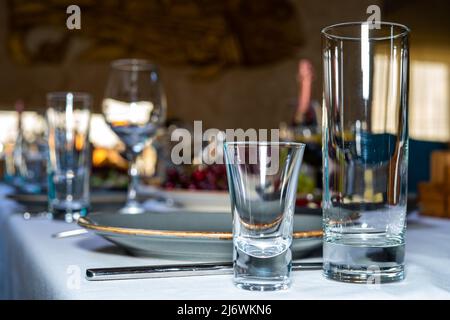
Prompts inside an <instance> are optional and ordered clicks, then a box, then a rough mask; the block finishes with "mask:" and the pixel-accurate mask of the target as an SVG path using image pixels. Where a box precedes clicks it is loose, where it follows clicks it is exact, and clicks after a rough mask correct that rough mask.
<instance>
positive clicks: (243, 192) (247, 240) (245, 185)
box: [225, 142, 305, 291]
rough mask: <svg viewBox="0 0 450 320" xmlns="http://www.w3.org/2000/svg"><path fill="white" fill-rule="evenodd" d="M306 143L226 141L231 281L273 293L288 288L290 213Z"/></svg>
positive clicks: (293, 205)
mask: <svg viewBox="0 0 450 320" xmlns="http://www.w3.org/2000/svg"><path fill="white" fill-rule="evenodd" d="M304 148H305V145H304V144H300V143H288V142H286V143H278V142H227V143H225V160H226V165H227V174H228V187H229V190H230V197H231V209H232V215H233V244H234V252H233V256H234V258H233V262H234V283H235V284H236V286H238V287H239V288H242V289H246V290H255V291H272V290H281V289H286V288H288V287H289V285H290V282H291V280H290V272H291V262H292V254H291V250H290V249H289V247H290V245H291V243H292V231H293V214H294V209H295V196H296V191H297V181H298V173H299V169H300V165H301V162H302V158H303V151H304Z"/></svg>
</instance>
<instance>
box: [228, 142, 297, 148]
mask: <svg viewBox="0 0 450 320" xmlns="http://www.w3.org/2000/svg"><path fill="white" fill-rule="evenodd" d="M224 146H278V147H295V148H299V149H300V148H305V147H306V144H305V143H301V142H293V141H279V142H276V141H230V142H227V141H225V142H224Z"/></svg>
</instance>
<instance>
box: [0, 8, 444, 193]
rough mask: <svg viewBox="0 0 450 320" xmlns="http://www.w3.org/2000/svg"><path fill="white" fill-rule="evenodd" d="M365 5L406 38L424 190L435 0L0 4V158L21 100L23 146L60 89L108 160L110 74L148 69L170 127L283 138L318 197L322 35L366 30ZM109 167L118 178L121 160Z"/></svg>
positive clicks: (431, 115) (435, 56) (440, 56)
mask: <svg viewBox="0 0 450 320" xmlns="http://www.w3.org/2000/svg"><path fill="white" fill-rule="evenodd" d="M71 4H77V5H78V6H80V8H81V30H68V29H67V28H66V19H67V17H68V15H67V14H66V8H67V7H68V6H69V5H71ZM370 5H378V6H379V7H380V8H381V19H382V20H383V21H390V22H399V23H402V24H405V25H407V26H408V27H410V28H411V30H412V32H411V70H410V79H411V81H410V100H409V101H410V103H409V130H410V137H411V139H412V141H411V145H410V159H411V160H410V163H411V165H410V191H411V192H412V193H415V192H416V188H417V185H418V183H419V182H420V181H428V180H429V179H430V157H431V152H432V151H433V150H441V149H447V148H448V142H449V140H450V95H449V89H450V19H448V13H449V12H450V2H448V1H444V0H439V1H438V0H426V1H424V0H369V1H366V0H341V1H317V0H262V1H250V0H223V1H207V0H192V1H186V0H154V1H141V0H127V1H120V0H78V1H76V3H74V1H69V0H67V1H66V0H48V1H32V0H0V74H1V77H0V110H1V111H0V123H1V126H0V142H1V145H2V147H1V148H2V152H3V153H4V152H6V151H7V149H8V147H9V148H10V149H11V148H13V147H11V146H9V145H8V144H11V143H13V142H15V141H16V138H17V128H18V120H17V119H18V117H17V112H16V110H17V106H18V101H19V100H21V101H22V102H20V103H19V105H20V106H21V107H20V108H23V109H24V113H23V118H22V121H23V124H22V126H23V128H24V130H25V133H24V135H26V134H27V133H26V131H27V130H29V131H33V130H37V131H39V130H41V131H42V130H43V129H42V128H41V127H39V123H40V120H36V119H39V113H41V114H43V112H44V110H45V95H46V93H47V92H50V91H65V90H72V91H83V92H88V93H90V94H92V95H93V97H94V112H96V113H97V114H98V115H94V117H93V120H92V121H93V122H95V123H96V124H95V127H96V130H95V132H94V133H93V134H92V133H91V141H92V142H93V144H94V146H96V147H99V148H104V149H114V148H115V147H116V144H118V143H119V142H118V141H117V139H116V138H115V136H114V135H113V134H112V133H111V132H110V131H109V128H108V127H107V126H106V124H104V123H103V122H102V116H101V101H102V99H103V94H104V89H105V83H106V81H107V77H108V71H109V66H110V63H111V61H112V60H114V59H119V58H130V57H133V58H145V59H149V60H151V61H153V62H154V63H156V64H158V65H159V67H160V72H161V77H162V82H163V85H164V88H165V92H166V97H167V106H168V124H170V123H177V124H179V123H183V125H187V126H189V125H192V122H193V121H194V120H202V121H203V127H204V129H205V128H208V127H214V128H218V129H225V128H244V129H246V128H268V129H270V128H281V129H283V130H284V131H282V132H283V133H284V135H285V138H286V139H290V138H295V139H297V140H303V141H307V142H309V143H310V145H311V153H310V156H307V159H306V163H307V164H308V163H309V164H310V166H311V168H310V170H311V172H312V173H311V174H310V177H311V179H312V180H315V181H312V182H311V183H313V184H314V185H313V186H312V187H311V189H314V188H316V187H320V165H321V161H320V102H321V97H322V85H321V83H322V79H321V74H322V63H321V37H320V31H321V29H322V28H323V27H325V26H327V25H330V24H335V23H339V22H345V21H362V20H366V19H367V17H368V16H369V15H368V14H367V13H366V10H367V7H368V6H370ZM305 110H310V111H311V110H312V111H311V112H310V113H311V114H309V113H308V112H306V111H305ZM31 112H36V113H31ZM299 113H300V114H299ZM300 125H303V127H301V126H300ZM295 126H300V127H299V128H300V129H301V130H300V131H295V130H293V129H292V128H293V127H294V129H295ZM27 128H31V129H27ZM305 128H306V129H307V130H303V129H305ZM150 153H151V152H150ZM97 157H98V159H97V162H99V161H100V162H101V161H103V160H105V159H106V158H108V157H112V158H114V156H108V155H105V154H104V153H103V154H102V153H100V154H99V153H97ZM308 157H309V158H308ZM94 158H95V154H94ZM94 160H95V159H94ZM110 160H111V159H110ZM444 161H447V160H444ZM100 162H99V163H100ZM110 162H113V163H114V164H115V165H116V166H118V167H122V169H124V170H125V168H126V162H124V161H121V160H120V159H113V160H111V161H110ZM449 163H450V161H449ZM97 164H98V163H97ZM94 165H95V163H94ZM155 170H156V169H155ZM155 170H150V171H151V172H148V174H149V175H152V174H153V172H154V171H155ZM306 170H308V169H306ZM124 181H125V182H124V183H126V180H124ZM305 188H306V189H307V190H309V189H308V187H307V186H306V187H305Z"/></svg>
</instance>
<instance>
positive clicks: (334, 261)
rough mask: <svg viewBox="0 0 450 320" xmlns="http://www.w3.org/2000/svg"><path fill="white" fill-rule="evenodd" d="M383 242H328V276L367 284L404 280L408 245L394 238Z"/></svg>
mask: <svg viewBox="0 0 450 320" xmlns="http://www.w3.org/2000/svg"><path fill="white" fill-rule="evenodd" d="M347 241H349V240H348V239H347ZM381 244H382V245H380V244H379V243H378V245H375V244H372V243H371V242H370V241H367V242H361V243H358V244H357V243H355V242H353V243H348V242H347V243H342V242H332V241H331V242H327V241H324V244H323V274H324V276H325V277H326V278H328V279H332V280H337V281H342V282H351V283H366V284H378V283H388V282H394V281H400V280H403V279H404V278H405V270H404V257H405V244H404V243H402V242H397V243H395V242H394V241H392V240H391V241H386V242H384V243H381Z"/></svg>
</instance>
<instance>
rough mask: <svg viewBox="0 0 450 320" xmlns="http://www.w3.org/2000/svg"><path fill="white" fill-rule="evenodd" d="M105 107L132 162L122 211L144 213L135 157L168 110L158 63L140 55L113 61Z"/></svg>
mask: <svg viewBox="0 0 450 320" xmlns="http://www.w3.org/2000/svg"><path fill="white" fill-rule="evenodd" d="M102 108H103V115H104V117H105V120H106V123H107V124H108V125H109V126H110V128H111V129H112V131H113V132H114V133H115V134H116V135H117V136H118V137H119V138H120V140H122V142H123V143H124V144H125V148H126V157H127V159H128V161H129V162H130V166H129V176H130V183H129V187H128V196H127V202H126V204H125V207H124V208H122V209H121V210H120V212H121V213H128V214H136V213H142V212H143V211H144V208H143V206H142V205H141V204H140V203H139V201H138V200H137V186H138V182H139V175H138V169H137V166H136V158H137V157H138V156H139V154H140V153H141V152H142V150H143V149H144V148H145V146H146V145H147V143H149V141H151V139H152V138H153V137H154V136H155V135H156V132H157V129H158V127H159V126H160V125H161V124H162V123H163V121H164V120H165V111H166V104H165V97H164V92H163V88H162V85H161V82H160V77H159V73H158V69H157V67H156V66H155V65H154V64H152V63H150V62H149V61H147V60H141V59H121V60H115V61H113V62H112V64H111V70H110V75H109V78H108V83H107V86H106V90H105V96H104V99H103V103H102Z"/></svg>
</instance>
